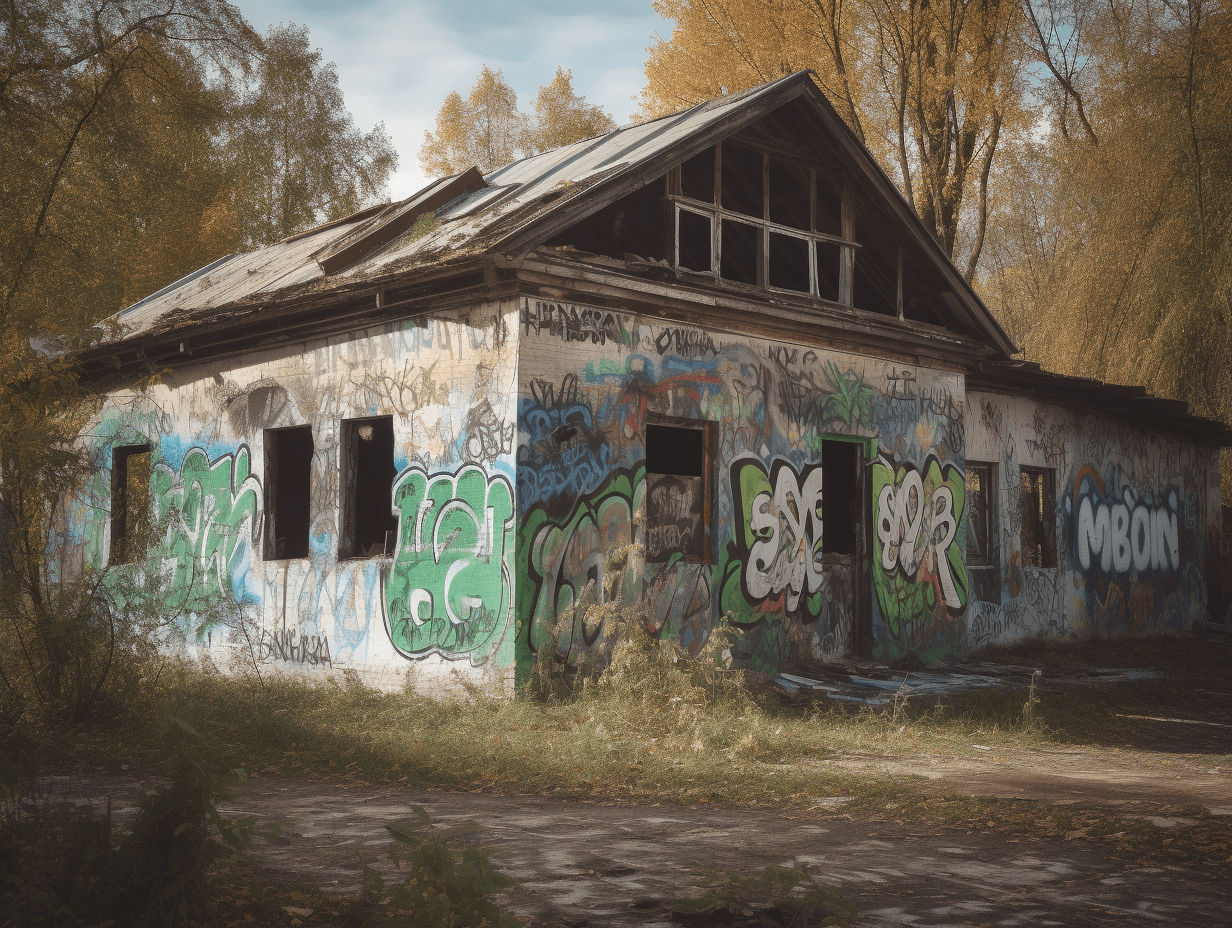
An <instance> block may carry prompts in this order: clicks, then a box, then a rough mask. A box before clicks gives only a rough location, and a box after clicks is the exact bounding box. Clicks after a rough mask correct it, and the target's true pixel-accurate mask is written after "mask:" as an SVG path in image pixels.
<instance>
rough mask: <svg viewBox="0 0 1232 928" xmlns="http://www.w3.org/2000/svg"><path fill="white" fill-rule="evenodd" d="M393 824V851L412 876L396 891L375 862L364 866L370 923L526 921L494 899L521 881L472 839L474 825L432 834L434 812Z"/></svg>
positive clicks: (443, 925)
mask: <svg viewBox="0 0 1232 928" xmlns="http://www.w3.org/2000/svg"><path fill="white" fill-rule="evenodd" d="M411 810H412V811H413V812H414V813H415V816H416V818H415V819H414V820H411V821H407V822H399V823H397V824H394V825H387V826H385V827H386V830H387V831H388V832H389V833H390V835H392V836H393V838H394V842H395V843H394V845H393V847H391V848H390V851H389V856H390V858H391V859H392V860H393V862H394V864H395V865H396V866H397V867H398V869H399V871H401V872H403V873H405V874H406V879H405V880H404V881H403V882H401V883H400V884H399V885H397V886H395V887H394V888H393V890H392V891H387V890H386V889H385V885H384V881H383V880H382V879H381V877H380V874H378V873H377V872H376V871H375V870H373V869H372V868H371V867H368V868H365V870H364V890H363V899H364V902H365V904H366V906H367V907H368V908H369V909H370V911H371V920H370V921H369V922H368V924H370V925H373V926H381V928H518V926H520V925H521V922H519V921H517V920H516V919H514V918H513V917H512V916H510V915H508V914H506V913H505V912H503V911H501V909H500V907H499V906H498V905H497V904H496V903H494V902H492V901H491V900H489V899H488V898H487V896H488V895H489V894H490V893H494V892H497V891H498V890H501V889H505V888H508V887H510V886H513V885H515V884H514V881H513V880H512V879H511V878H510V877H507V876H505V875H504V874H503V873H501V872H500V871H498V870H497V869H496V868H495V867H494V866H493V864H492V857H493V854H494V851H493V850H492V849H491V848H484V847H478V846H477V845H475V844H473V843H471V842H469V841H466V840H465V837H466V836H467V835H468V834H469V833H470V831H471V829H465V828H454V829H450V830H448V831H445V832H440V833H435V834H428V833H425V831H424V829H426V828H427V827H429V826H430V820H429V818H428V814H427V813H426V812H425V811H424V810H423V807H422V806H412V807H411Z"/></svg>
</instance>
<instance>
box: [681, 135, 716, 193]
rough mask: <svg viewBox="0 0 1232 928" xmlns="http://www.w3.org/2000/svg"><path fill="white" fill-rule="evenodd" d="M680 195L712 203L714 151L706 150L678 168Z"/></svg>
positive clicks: (711, 149)
mask: <svg viewBox="0 0 1232 928" xmlns="http://www.w3.org/2000/svg"><path fill="white" fill-rule="evenodd" d="M680 195H681V196H685V197H688V198H689V199H690V200H701V201H702V202H703V203H713V202H714V149H713V148H707V149H706V150H705V151H704V152H702V153H701V154H699V155H694V156H693V157H692V158H690V159H689V160H688V161H686V162H685V163H684V164H682V165H681V166H680Z"/></svg>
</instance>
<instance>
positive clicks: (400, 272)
mask: <svg viewBox="0 0 1232 928" xmlns="http://www.w3.org/2000/svg"><path fill="white" fill-rule="evenodd" d="M789 105H794V106H796V107H797V108H796V109H793V110H792V114H793V118H795V117H797V116H799V115H800V114H801V113H803V114H804V115H805V116H806V117H807V119H806V121H808V122H809V124H810V126H813V127H815V131H818V132H822V133H825V134H826V136H827V146H828V150H829V151H831V152H834V153H836V157H837V160H839V161H840V162H841V164H839V166H838V169H839V170H840V171H842V172H843V173H845V174H846V175H848V176H849V177H850V178H851V179H852V180H853V181H854V182H856V183H858V185H859V187H860V189H861V193H862V195H863V196H864V197H866V198H872V199H873V200H875V201H876V202H875V204H874V205H875V206H876V207H877V209H878V211H879V212H882V213H888V214H889V215H890V216H891V217H892V219H893V220H896V223H895V224H896V225H897V226H899V227H900V228H899V231H900V232H901V234H903V235H904V236H906V237H907V238H908V239H909V240H911V242H912V243H913V245H914V246H915V247H916V249H917V250H918V251H920V252H922V253H924V254H925V255H927V258H928V259H929V260H930V263H932V264H934V265H935V267H936V269H937V271H938V272H939V273H940V274H941V275H942V277H943V278H944V279H945V284H946V285H947V286H948V287H949V290H948V291H947V292H946V293H945V297H946V302H947V304H948V307H949V311H950V313H951V314H952V316H953V318H954V320H955V322H956V326H955V328H957V329H962V330H964V331H967V332H971V333H973V334H974V335H975V337H976V338H977V339H978V340H979V341H980V342H983V343H984V344H986V345H987V346H989V348H991V349H992V351H993V353H994V354H998V355H1002V356H1005V357H1008V356H1009V355H1011V354H1012V353H1013V352H1014V350H1015V349H1014V345H1013V344H1012V342H1011V341H1010V339H1009V338H1008V336H1007V335H1006V334H1005V332H1004V331H1003V330H1002V329H1001V327H1000V326H999V325H998V324H997V322H996V320H995V319H994V318H993V317H992V315H991V314H990V313H989V311H988V310H987V308H986V307H985V306H984V305H983V303H982V302H981V301H980V298H979V297H978V295H976V293H975V292H974V290H973V289H972V288H971V287H970V285H969V284H968V283H967V282H966V281H965V280H964V279H963V277H962V275H961V274H960V273H959V272H958V271H957V270H956V269H955V268H954V266H953V265H952V263H951V262H950V261H949V260H948V259H947V258H946V256H945V254H944V252H943V251H942V250H941V247H940V246H939V244H938V243H937V241H936V240H935V238H934V237H933V236H932V234H931V233H930V232H929V230H928V229H926V228H925V227H924V225H923V224H922V223H921V222H920V220H919V218H918V217H917V216H916V215H915V212H914V211H913V210H912V209H911V207H910V205H909V204H908V203H907V202H906V200H905V199H904V198H903V196H902V195H901V194H900V193H899V191H898V188H897V187H896V186H895V185H894V183H893V181H891V180H890V178H889V177H888V176H887V175H886V174H885V172H884V171H883V170H882V169H881V168H880V166H879V165H878V164H877V162H876V161H875V159H874V158H873V157H872V155H871V154H870V153H869V152H868V150H867V149H866V148H865V147H864V146H863V145H862V144H861V143H860V142H859V140H858V139H857V138H856V137H855V136H854V135H853V134H852V133H851V131H850V130H849V129H848V127H847V126H846V125H845V124H844V123H843V121H842V119H841V118H840V117H839V115H838V113H837V112H836V111H835V110H834V108H833V107H832V106H831V105H830V103H829V101H827V100H826V98H825V96H824V95H823V94H822V93H821V91H820V90H819V89H818V88H817V86H816V85H815V84H814V82H813V81H812V79H811V78H810V75H809V72H804V71H802V72H797V73H795V74H792V75H790V76H788V77H784V78H782V79H780V80H778V81H775V82H773V83H770V84H764V85H762V86H760V87H755V88H752V89H750V90H747V91H743V92H741V93H736V94H731V95H728V96H724V97H721V98H719V99H717V100H711V101H708V102H706V103H702V104H699V105H697V106H694V107H692V108H690V109H688V110H685V111H683V112H680V113H676V114H673V115H670V116H664V117H662V118H659V119H655V120H652V121H649V122H644V123H638V124H634V125H630V126H625V127H623V128H620V129H617V130H615V131H613V132H610V133H608V134H607V135H603V136H599V137H596V138H592V139H587V140H585V141H581V142H577V143H575V144H573V145H568V146H565V147H563V148H558V149H555V150H553V151H548V152H544V153H543V154H540V155H536V156H534V157H531V158H526V159H523V160H521V161H516V162H514V163H512V164H509V165H507V166H505V167H503V168H500V169H498V170H495V171H493V172H491V173H489V174H487V175H485V176H483V177H480V176H479V175H478V172H477V171H475V169H471V170H470V171H468V172H464V173H463V174H461V175H457V176H455V177H451V178H445V179H443V180H439V181H435V182H433V183H432V184H430V185H429V186H428V187H427V188H425V189H424V190H422V191H420V192H419V193H417V194H415V196H413V197H410V198H408V199H407V200H403V201H401V202H399V203H394V204H390V205H387V206H380V207H374V208H369V209H367V210H363V211H361V212H359V213H356V214H355V215H353V216H349V217H347V218H346V219H343V220H340V221H336V222H333V223H330V224H327V225H324V226H321V227H320V228H318V229H314V230H311V231H309V232H306V233H303V234H300V235H297V236H293V237H292V238H289V239H287V240H285V241H282V242H279V243H277V244H274V245H269V246H266V247H263V248H259V249H257V250H256V251H253V252H249V253H246V254H238V255H230V256H228V257H226V258H223V259H220V260H219V261H216V262H214V263H213V264H211V265H209V266H208V267H205V268H202V269H201V270H199V271H197V272H195V273H194V274H190V275H189V276H187V277H185V278H183V279H182V280H180V281H177V282H176V283H174V284H172V285H171V286H169V287H166V288H164V289H163V290H160V291H159V292H157V293H155V294H152V295H151V296H149V297H146V298H145V299H144V300H141V301H140V302H138V303H136V304H134V305H132V306H130V307H128V308H127V309H125V310H122V311H121V312H120V313H118V314H117V315H116V316H115V317H114V320H113V321H114V322H115V323H118V325H117V326H115V327H113V328H112V330H111V332H112V334H108V335H107V336H105V337H104V339H103V340H102V341H101V342H100V343H98V344H97V346H96V347H95V348H94V349H93V350H92V351H90V352H87V355H92V354H98V355H100V356H101V355H102V354H105V353H106V352H107V351H108V350H109V349H112V348H114V346H115V344H116V342H117V341H123V342H127V343H134V342H138V343H151V342H152V341H163V340H168V341H170V340H173V339H175V338H177V337H180V336H181V335H182V334H185V333H188V332H190V331H193V330H198V329H201V328H202V327H203V326H205V325H207V324H208V325H209V326H210V327H211V330H216V329H215V327H217V326H218V325H219V324H220V323H225V322H226V321H227V320H228V319H232V320H240V319H243V320H246V321H247V322H251V321H252V320H253V318H254V316H256V317H260V316H261V315H262V314H264V313H266V312H267V310H269V309H270V308H272V307H275V306H276V307H278V308H279V314H278V315H279V317H280V318H281V317H282V316H283V312H282V310H283V309H284V308H285V307H286V306H288V305H289V304H290V303H293V302H295V301H296V300H301V299H305V298H310V297H314V296H315V297H317V298H318V299H317V302H318V303H319V297H320V296H322V295H328V294H329V293H330V292H331V291H335V290H336V291H338V292H340V293H342V292H351V293H353V292H354V291H356V290H357V289H361V288H362V287H363V286H365V285H367V284H371V285H373V286H377V285H381V284H382V283H383V282H386V281H397V280H402V279H408V278H413V277H415V276H416V275H417V274H421V273H423V272H424V271H426V270H431V269H441V268H448V267H449V266H459V265H465V264H467V263H468V262H469V263H475V262H476V261H480V260H483V259H485V258H486V259H489V260H490V259H494V258H496V259H499V258H501V257H503V256H516V255H520V254H525V253H526V252H527V251H529V250H530V249H532V248H534V247H536V246H537V245H541V244H542V243H544V242H545V241H547V240H548V239H549V238H550V237H551V235H552V234H553V233H554V232H556V231H558V230H560V229H562V228H564V227H566V226H567V225H569V224H570V223H573V222H576V221H578V220H579V219H581V218H583V217H585V216H587V215H589V214H591V213H594V212H596V211H597V210H599V209H602V208H603V207H604V206H606V205H608V204H610V203H612V202H614V201H615V200H616V199H618V198H619V197H620V196H622V195H624V194H626V193H628V192H629V191H630V190H631V189H634V188H635V187H637V186H641V185H643V184H645V183H648V182H650V181H651V180H653V179H655V178H657V177H660V176H662V174H663V173H664V172H665V171H666V170H667V169H668V168H670V167H673V166H675V165H676V164H680V163H682V162H683V161H685V160H687V159H688V158H690V157H692V156H693V155H695V154H698V153H699V152H701V151H704V150H705V149H706V148H708V147H709V146H711V145H713V144H715V142H717V141H719V140H721V139H723V138H725V137H727V136H730V135H732V134H734V133H736V132H739V131H741V130H742V129H745V128H747V127H749V126H751V125H752V124H753V123H755V122H756V121H757V120H759V119H761V118H763V117H765V116H767V115H768V114H770V113H773V112H776V111H779V110H781V109H782V108H784V107H787V106H789ZM801 106H802V107H803V108H804V109H803V110H800V109H799V107H801ZM427 212H432V213H433V214H434V216H435V220H436V221H435V223H417V220H419V219H420V217H421V216H423V215H424V214H425V213H427ZM271 318H272V317H271ZM209 332H210V330H205V331H204V334H203V335H202V339H205V340H208V338H209V337H210V335H209Z"/></svg>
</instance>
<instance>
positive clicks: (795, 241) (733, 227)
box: [668, 142, 897, 302]
mask: <svg viewBox="0 0 1232 928" xmlns="http://www.w3.org/2000/svg"><path fill="white" fill-rule="evenodd" d="M716 157H717V158H718V161H719V173H720V175H721V178H720V179H721V183H720V188H719V190H718V191H717V193H718V196H717V199H718V200H719V201H720V204H719V205H715V203H714V200H715V199H716V196H715V194H716V191H715V188H714V168H715V159H716ZM669 177H670V178H671V180H670V182H669V184H668V194H669V196H670V197H672V198H673V199H675V200H676V209H675V213H674V217H675V228H674V245H675V265H676V267H678V268H680V269H682V270H689V271H699V272H702V273H714V272H715V271H717V272H718V275H719V276H720V277H721V278H723V279H725V280H729V281H733V282H736V283H741V284H748V285H751V286H768V287H771V288H773V289H776V290H785V291H791V292H795V293H811V294H814V295H816V296H819V297H821V298H822V299H826V300H830V301H832V302H839V301H840V300H842V299H843V292H842V287H841V284H840V281H841V280H842V279H843V278H842V277H841V274H840V267H841V262H842V254H843V252H844V251H845V250H853V243H850V242H848V241H847V240H839V241H836V240H835V239H837V238H838V237H839V235H840V232H841V228H842V216H843V198H842V195H841V194H840V193H839V192H838V188H837V187H836V185H835V183H834V182H833V180H832V179H831V178H829V177H828V176H823V175H822V174H820V173H818V172H817V171H816V170H814V169H813V168H810V167H808V166H802V165H801V164H798V163H794V162H791V161H787V160H783V159H782V158H779V157H773V156H770V155H768V154H765V153H763V152H760V151H757V150H755V149H754V148H748V147H745V146H743V145H739V144H735V143H732V142H724V143H722V145H721V146H720V147H718V148H717V155H716V150H715V149H707V150H706V151H704V152H702V153H701V154H698V155H695V156H694V157H693V158H690V159H689V160H688V161H686V162H684V163H683V164H682V165H681V166H680V167H679V168H678V169H677V170H676V171H675V172H672V173H671V174H669ZM715 223H718V228H717V229H716V228H715V225H714V224H715ZM716 232H717V233H718V234H715V233H716ZM716 264H717V267H716ZM894 283H895V288H897V280H895V282H894ZM848 286H850V285H848ZM869 292H872V290H871V289H870V290H869ZM895 295H897V289H895Z"/></svg>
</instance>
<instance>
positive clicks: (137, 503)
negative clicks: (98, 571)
mask: <svg viewBox="0 0 1232 928" xmlns="http://www.w3.org/2000/svg"><path fill="white" fill-rule="evenodd" d="M152 457H153V456H152V454H151V452H150V446H149V445H148V444H146V445H124V446H121V447H118V448H113V449H112V451H111V555H110V562H111V563H112V564H128V563H130V562H131V561H133V560H135V559H136V558H137V557H139V556H140V555H141V553H142V547H143V546H144V544H145V542H146V540H147V537H148V535H149V528H150V464H151V460H152Z"/></svg>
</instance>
